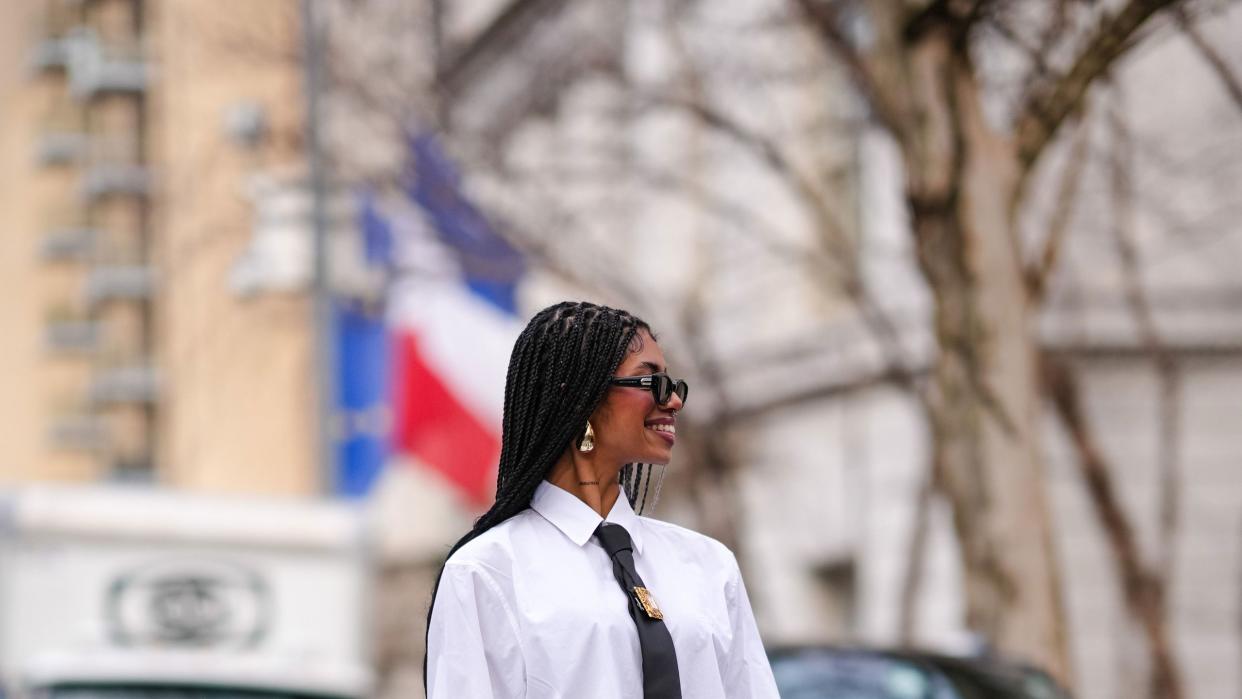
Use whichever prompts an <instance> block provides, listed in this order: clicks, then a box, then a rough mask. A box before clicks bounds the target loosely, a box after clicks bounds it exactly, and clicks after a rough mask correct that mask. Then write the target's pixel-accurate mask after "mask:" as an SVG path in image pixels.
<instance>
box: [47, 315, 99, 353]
mask: <svg viewBox="0 0 1242 699" xmlns="http://www.w3.org/2000/svg"><path fill="white" fill-rule="evenodd" d="M100 334H101V333H100V331H99V322H98V321H95V320H91V319H89V318H70V317H64V318H50V319H48V321H47V324H46V325H45V326H44V328H43V342H44V345H46V346H47V348H48V349H49V350H53V351H56V352H81V353H90V352H94V351H95V350H97V349H99V338H100Z"/></svg>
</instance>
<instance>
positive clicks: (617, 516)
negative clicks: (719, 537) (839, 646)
mask: <svg viewBox="0 0 1242 699" xmlns="http://www.w3.org/2000/svg"><path fill="white" fill-rule="evenodd" d="M666 369H667V368H666V366H665V362H664V354H663V353H662V352H661V351H660V346H659V345H658V344H656V340H655V337H654V336H653V335H652V333H651V329H650V328H649V327H648V326H647V324H646V323H644V322H643V321H642V320H640V319H638V318H636V317H634V316H632V315H630V314H629V313H626V312H625V311H619V310H615V309H611V308H607V307H604V306H596V305H593V304H589V303H572V302H565V303H560V304H557V305H555V306H551V307H549V308H546V309H544V310H543V311H540V312H539V313H538V314H536V315H535V317H534V318H532V319H531V321H530V323H529V324H528V325H527V326H526V329H525V330H523V331H522V334H521V335H520V336H519V337H518V340H517V343H516V344H515V345H514V348H513V355H512V358H511V359H510V362H509V374H508V378H507V380H506V382H505V405H504V425H503V434H502V447H501V453H500V473H499V477H498V479H497V489H496V503H495V504H494V505H493V506H492V508H491V509H490V510H488V511H487V512H486V513H484V514H483V516H482V517H480V518H479V520H478V521H477V522H476V523H475V525H474V528H473V529H472V530H471V531H470V532H469V533H467V534H466V535H465V536H464V537H462V539H461V540H460V541H458V542H457V544H456V545H454V546H453V548H452V550H451V551H450V552H449V557H448V560H447V562H446V563H445V565H444V567H443V569H442V570H441V572H440V577H439V579H438V580H437V583H436V592H435V594H434V597H433V601H432V607H431V609H430V610H429V611H428V613H427V623H428V632H427V658H426V664H425V676H424V679H425V680H426V682H427V689H428V696H429V697H431V699H481V698H483V697H494V698H497V699H500V698H509V697H526V698H527V699H545V698H546V699H551V698H553V697H559V698H564V699H586V698H591V699H595V698H598V699H623V698H625V699H628V698H631V697H632V698H635V699H638V698H642V699H668V698H684V699H691V698H696V697H713V698H715V697H728V698H734V697H739V698H740V697H746V698H748V699H749V698H751V697H761V698H765V699H766V698H768V697H773V698H775V697H777V692H776V686H775V683H774V682H773V679H772V671H771V668H770V667H769V666H768V661H767V657H766V655H765V654H764V650H763V646H762V644H761V643H760V640H759V635H758V632H757V630H756V628H755V621H754V616H753V614H752V613H751V608H750V602H749V600H748V599H747V596H746V589H745V587H744V586H743V584H742V579H741V575H740V573H739V571H738V567H737V562H736V560H735V559H734V558H733V554H731V553H730V552H729V550H728V549H727V548H725V547H724V546H723V545H721V544H720V543H718V542H716V541H715V540H713V539H710V538H708V537H705V536H703V535H701V534H697V533H695V532H692V531H689V530H687V529H683V528H681V527H678V526H675V525H672V524H667V523H665V522H660V521H658V520H654V519H647V518H643V517H639V516H638V515H636V514H635V513H634V510H633V509H632V507H631V503H630V501H629V498H628V496H627V495H625V494H623V493H622V482H625V483H626V484H628V485H631V486H637V485H638V483H639V481H640V479H641V477H642V473H641V471H642V470H644V469H649V468H650V466H644V465H646V464H667V463H668V461H669V458H670V456H671V455H672V450H673V445H674V443H675V442H676V439H677V437H676V420H677V413H678V411H680V410H681V408H682V405H683V404H684V402H685V399H686V396H687V387H686V384H685V382H683V381H674V380H672V379H670V378H669V377H668V374H667V373H666ZM650 480H651V479H650V474H649V473H648V474H647V478H646V479H645V481H646V482H647V483H649V482H650ZM630 490H631V493H630V495H633V496H635V497H637V498H641V499H642V500H644V501H645V498H646V493H645V492H640V491H639V489H638V488H637V487H632V488H630ZM646 490H647V488H646V487H645V486H644V488H643V489H642V491H646ZM640 509H641V506H640Z"/></svg>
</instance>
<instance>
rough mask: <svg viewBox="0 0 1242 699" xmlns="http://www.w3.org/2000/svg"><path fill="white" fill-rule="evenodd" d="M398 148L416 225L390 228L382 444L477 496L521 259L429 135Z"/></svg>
mask: <svg viewBox="0 0 1242 699" xmlns="http://www.w3.org/2000/svg"><path fill="white" fill-rule="evenodd" d="M410 154H411V158H410V161H411V162H410V165H411V167H410V171H409V173H408V176H407V178H406V180H405V185H406V196H407V197H408V199H409V200H410V201H412V202H415V203H416V205H417V207H416V209H417V211H418V212H419V213H420V214H421V222H422V224H423V225H418V224H417V223H415V224H414V225H409V226H404V227H401V226H396V227H394V228H393V229H392V230H391V233H392V235H393V238H394V241H395V244H396V245H397V246H398V247H399V248H401V249H400V250H398V251H397V252H396V253H395V254H396V255H397V256H398V258H399V264H400V268H401V271H400V273H399V274H398V276H397V278H396V279H395V280H394V282H393V284H392V286H391V290H390V293H389V297H388V320H389V327H390V332H391V335H392V344H391V348H392V362H393V364H392V366H393V375H392V401H393V406H392V408H393V413H392V414H393V430H392V440H393V442H392V443H393V447H394V448H395V449H396V450H397V451H398V452H399V453H402V454H405V455H409V456H412V457H414V459H415V460H416V461H417V462H419V463H420V464H421V465H423V466H425V467H427V468H429V469H432V470H434V471H435V472H437V473H439V474H440V475H441V476H442V477H443V478H444V479H446V480H447V481H448V482H449V483H450V484H452V485H453V486H454V487H456V488H457V489H458V490H459V491H460V492H461V493H462V494H463V495H464V496H465V497H466V499H467V501H469V502H470V503H472V504H474V505H476V506H481V505H485V504H487V503H489V502H490V501H491V498H492V496H493V489H494V484H495V475H496V465H497V462H498V459H499V455H500V428H501V415H502V411H503V406H504V384H505V374H506V371H507V368H508V362H509V354H510V352H511V351H512V348H513V343H514V340H516V339H517V335H518V333H519V332H520V331H521V328H522V323H521V321H520V319H519V318H518V317H517V315H516V312H515V294H516V288H517V285H518V283H519V282H520V280H521V278H522V276H523V274H524V272H525V269H526V265H525V261H524V260H523V258H522V255H521V254H520V253H519V252H518V251H517V250H515V249H514V248H513V247H512V246H511V245H509V243H508V242H507V241H505V239H504V238H502V237H501V236H500V235H498V234H497V233H496V231H495V229H494V228H493V227H492V226H491V225H490V224H489V222H488V221H487V219H486V217H485V216H484V215H483V213H482V212H481V211H480V210H479V209H478V208H477V207H475V206H474V205H473V204H472V203H471V202H470V201H469V199H468V198H467V196H466V194H465V192H464V191H463V189H462V182H461V177H460V175H459V174H458V173H457V171H456V169H455V168H454V167H453V164H452V163H451V162H450V160H449V159H448V157H447V156H446V155H445V154H444V152H443V151H442V150H441V149H440V147H439V144H438V143H437V142H436V140H435V139H434V138H433V137H431V136H429V135H420V136H418V137H416V138H414V139H413V140H412V141H411V147H410Z"/></svg>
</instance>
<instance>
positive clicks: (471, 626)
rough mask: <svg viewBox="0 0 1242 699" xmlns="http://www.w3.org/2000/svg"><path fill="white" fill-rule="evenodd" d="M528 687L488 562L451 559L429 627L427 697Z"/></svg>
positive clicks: (504, 697)
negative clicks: (458, 561)
mask: <svg viewBox="0 0 1242 699" xmlns="http://www.w3.org/2000/svg"><path fill="white" fill-rule="evenodd" d="M525 687H526V671H525V666H524V664H523V660H522V646H521V641H520V639H519V637H518V634H517V623H516V620H515V619H514V616H513V613H512V610H511V608H510V605H509V603H508V602H507V601H506V600H505V598H504V595H503V594H502V593H501V591H500V588H499V587H498V586H497V584H496V582H495V580H494V579H493V578H492V577H491V576H490V575H489V574H488V571H487V569H486V568H483V567H479V566H476V565H473V564H462V563H452V562H450V563H449V564H448V565H446V566H445V568H444V574H443V576H442V577H441V578H440V589H439V590H438V591H437V592H436V598H435V607H434V609H433V610H432V616H431V625H430V627H429V628H428V633H427V695H428V699H520V697H524V696H525V695H526V689H525Z"/></svg>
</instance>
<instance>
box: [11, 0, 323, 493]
mask: <svg viewBox="0 0 1242 699" xmlns="http://www.w3.org/2000/svg"><path fill="white" fill-rule="evenodd" d="M297 9H298V5H297V3H295V2H293V1H292V0H280V1H278V2H262V3H254V2H245V1H242V0H234V1H232V2H225V3H220V2H212V3H201V2H190V1H180V0H177V1H171V2H158V3H150V2H141V0H21V1H20V2H16V3H13V6H12V7H11V8H10V20H9V21H6V22H5V23H4V26H3V29H0V32H3V33H4V36H3V40H2V41H0V45H2V46H3V49H2V50H3V51H4V53H3V55H0V124H2V127H3V128H2V134H3V135H2V136H0V138H3V147H2V148H0V172H2V173H3V175H2V177H3V179H2V180H0V215H2V216H3V218H4V220H6V221H7V222H8V223H9V235H6V236H3V238H0V265H3V272H2V274H3V276H4V278H6V279H7V280H8V282H9V284H10V285H11V287H10V289H11V291H10V293H9V294H7V295H6V296H5V298H4V299H3V300H2V301H0V334H2V335H3V337H4V341H3V342H2V343H0V353H2V354H0V385H3V386H4V387H5V389H6V390H5V393H6V394H7V396H8V397H9V400H6V401H5V402H4V404H3V406H2V407H0V424H3V425H5V430H4V431H5V442H6V449H5V450H4V453H3V455H2V456H0V481H5V482H13V481H29V480H42V479H54V480H90V479H101V478H102V479H125V480H138V481H153V482H158V483H161V484H167V485H171V486H175V487H184V488H192V489H204V490H214V491H243V492H259V493H290V494H292V493H309V492H313V491H315V490H316V489H317V488H318V481H319V478H318V475H317V474H318V465H317V463H316V457H315V449H316V447H315V439H314V435H315V430H314V428H315V414H316V413H315V398H316V396H315V393H316V391H315V382H314V372H313V355H312V343H311V340H312V335H313V333H312V328H313V324H312V322H311V308H310V302H309V295H308V293H307V284H306V280H305V274H304V272H302V273H301V274H300V276H299V274H298V273H297V272H298V271H297V270H295V274H293V275H292V277H289V275H285V276H286V277H289V280H288V281H286V282H283V283H276V284H273V283H272V282H271V279H272V278H273V275H272V273H271V272H270V271H268V272H264V274H260V275H259V276H258V277H257V280H258V281H257V282H256V281H255V279H256V277H255V274H254V273H253V270H250V269H249V267H253V266H254V265H253V264H251V265H249V267H247V261H248V259H249V258H248V257H247V252H248V248H249V247H251V246H252V243H251V241H252V238H253V237H254V235H253V234H254V233H255V231H256V230H258V228H259V227H261V226H262V225H267V224H268V223H270V221H266V220H260V219H261V218H262V217H261V216H259V215H257V214H258V212H260V211H263V210H270V209H273V208H279V207H273V206H272V205H271V202H272V201H273V198H274V197H277V196H278V195H279V194H280V193H282V192H288V191H290V188H291V187H293V188H295V189H296V179H290V178H291V177H293V176H294V175H296V173H297V171H298V168H299V165H300V164H301V163H302V143H301V131H302V114H303V105H304V102H305V100H304V97H303V91H302V69H301V64H300V63H299V62H298V61H297V60H296V51H297V49H298V46H299V42H300V41H301V34H300V25H299V23H298V21H297V20H298V14H297ZM290 183H293V184H290ZM272 192H276V195H273V194H272ZM285 198H286V199H287V198H288V197H285ZM295 199H296V197H295ZM278 213H279V212H278ZM291 215H293V216H295V217H297V216H299V215H300V214H299V213H298V212H297V211H294V212H293V214H291ZM247 273H248V274H247ZM264 285H266V286H264ZM256 291H261V292H263V293H256Z"/></svg>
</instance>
